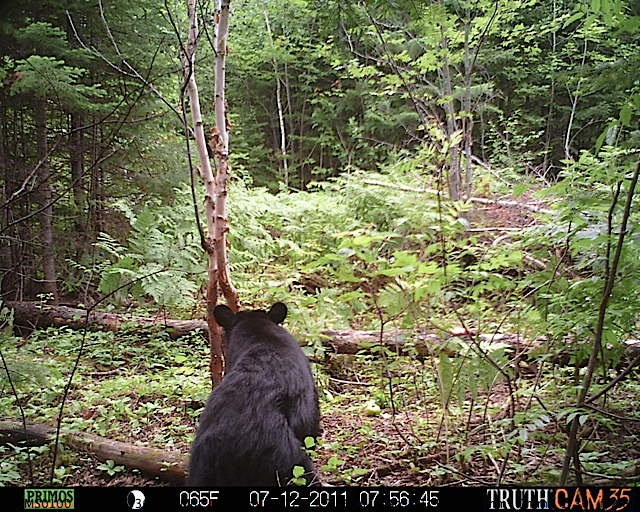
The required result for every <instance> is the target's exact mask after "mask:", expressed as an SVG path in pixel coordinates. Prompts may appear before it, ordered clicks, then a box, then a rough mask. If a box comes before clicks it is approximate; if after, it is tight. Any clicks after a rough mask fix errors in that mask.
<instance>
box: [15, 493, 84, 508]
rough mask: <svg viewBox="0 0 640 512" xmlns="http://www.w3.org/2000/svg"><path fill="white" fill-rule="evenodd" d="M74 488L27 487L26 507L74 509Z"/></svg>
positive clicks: (25, 494) (25, 495)
mask: <svg viewBox="0 0 640 512" xmlns="http://www.w3.org/2000/svg"><path fill="white" fill-rule="evenodd" d="M74 500H75V497H74V490H73V489H25V490H24V508H25V509H46V508H48V509H72V508H74Z"/></svg>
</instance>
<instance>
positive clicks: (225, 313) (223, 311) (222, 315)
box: [213, 304, 235, 329]
mask: <svg viewBox="0 0 640 512" xmlns="http://www.w3.org/2000/svg"><path fill="white" fill-rule="evenodd" d="M234 316H235V314H234V312H233V311H231V309H229V308H228V307H227V306H225V305H224V304H220V305H218V306H216V309H214V310H213V317H214V318H215V319H216V322H218V325H221V326H222V327H224V328H225V329H229V328H230V327H231V326H232V325H233V317H234Z"/></svg>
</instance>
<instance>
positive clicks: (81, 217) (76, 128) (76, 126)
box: [69, 114, 87, 261]
mask: <svg viewBox="0 0 640 512" xmlns="http://www.w3.org/2000/svg"><path fill="white" fill-rule="evenodd" d="M82 126H83V118H82V115H81V114H71V134H70V136H69V164H70V166H71V186H72V188H73V202H74V205H75V209H76V211H75V215H76V220H75V228H76V233H78V236H79V240H78V248H77V249H78V252H77V254H76V258H77V259H78V261H79V260H80V257H81V256H82V250H83V247H84V245H85V244H84V242H85V240H86V230H87V225H86V222H85V220H86V219H85V212H86V206H87V194H86V191H85V189H84V133H83V129H82Z"/></svg>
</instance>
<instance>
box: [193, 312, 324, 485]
mask: <svg viewBox="0 0 640 512" xmlns="http://www.w3.org/2000/svg"><path fill="white" fill-rule="evenodd" d="M286 315H287V307H286V306H285V305H284V304H282V303H277V304H274V306H273V307H272V308H271V310H270V311H269V312H268V313H267V312H265V311H259V310H258V311H241V312H239V313H237V314H234V313H233V312H232V311H231V310H230V309H229V308H228V307H227V306H222V305H221V306H217V307H216V309H215V310H214V316H215V319H216V321H217V322H218V323H219V324H220V325H221V326H222V327H223V328H224V335H225V341H226V345H227V352H228V353H227V373H226V376H225V377H224V379H222V382H221V383H220V384H219V385H218V387H216V388H215V389H214V390H213V392H212V393H211V395H210V396H209V400H208V401H207V406H206V408H205V410H204V412H203V413H202V415H201V417H200V427H199V428H198V432H197V434H196V439H195V441H194V443H193V446H192V447H191V460H190V463H189V476H188V478H187V485H189V486H194V487H195V486H251V487H272V486H281V485H287V484H288V483H289V481H290V480H291V478H292V476H293V473H292V470H293V467H294V466H302V467H304V468H305V475H304V477H305V478H306V480H307V483H308V484H311V485H313V484H314V483H317V475H316V470H315V468H314V466H313V463H312V462H311V459H310V458H309V456H308V455H307V453H306V452H305V451H304V450H303V449H302V446H303V441H304V439H305V437H308V436H311V437H313V438H315V437H317V436H319V435H320V411H319V409H318V395H317V391H316V386H315V383H314V381H313V376H312V375H311V368H310V366H309V361H308V359H307V357H306V356H305V355H304V353H303V352H302V350H301V349H300V346H299V345H298V343H297V342H296V340H295V339H294V338H293V336H291V334H289V333H288V332H287V331H286V330H285V329H283V328H282V327H280V326H279V325H278V324H279V323H280V322H282V321H283V320H284V319H285V317H286Z"/></svg>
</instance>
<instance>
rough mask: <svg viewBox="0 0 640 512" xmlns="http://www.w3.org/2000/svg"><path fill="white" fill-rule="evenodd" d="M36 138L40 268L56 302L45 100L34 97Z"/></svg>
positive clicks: (51, 296) (50, 298)
mask: <svg viewBox="0 0 640 512" xmlns="http://www.w3.org/2000/svg"><path fill="white" fill-rule="evenodd" d="M35 112H36V140H37V156H38V163H37V164H36V165H38V166H39V167H40V169H39V172H38V176H39V178H40V179H39V180H38V182H39V187H40V208H42V211H41V212H40V244H41V246H42V270H43V273H44V286H43V291H44V293H46V294H47V295H48V296H49V300H50V301H51V302H52V303H54V304H57V303H58V300H59V297H58V287H57V285H56V265H55V259H54V257H55V256H54V255H55V252H54V245H53V205H52V204H51V199H52V194H51V181H50V172H49V155H48V153H49V148H48V144H47V100H46V99H44V98H36V103H35Z"/></svg>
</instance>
